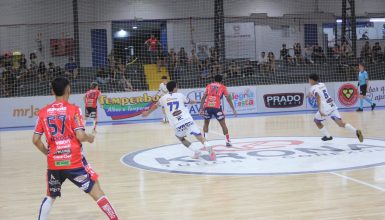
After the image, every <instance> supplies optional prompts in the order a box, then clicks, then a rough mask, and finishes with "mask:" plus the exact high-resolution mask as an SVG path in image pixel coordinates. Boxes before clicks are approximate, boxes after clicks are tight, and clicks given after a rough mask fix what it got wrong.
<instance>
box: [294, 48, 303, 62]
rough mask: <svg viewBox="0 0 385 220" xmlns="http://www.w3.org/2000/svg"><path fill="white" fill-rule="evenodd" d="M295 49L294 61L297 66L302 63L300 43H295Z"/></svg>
mask: <svg viewBox="0 0 385 220" xmlns="http://www.w3.org/2000/svg"><path fill="white" fill-rule="evenodd" d="M293 49H294V61H295V63H296V64H299V63H302V61H303V57H302V48H301V44H300V43H295V44H294V46H293Z"/></svg>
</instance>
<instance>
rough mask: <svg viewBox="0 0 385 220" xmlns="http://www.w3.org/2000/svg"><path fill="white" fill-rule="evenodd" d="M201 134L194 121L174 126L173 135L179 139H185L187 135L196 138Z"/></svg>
mask: <svg viewBox="0 0 385 220" xmlns="http://www.w3.org/2000/svg"><path fill="white" fill-rule="evenodd" d="M201 134H202V133H201V130H200V129H199V128H198V126H197V124H195V122H194V121H187V122H185V123H181V124H180V125H177V126H175V135H176V136H177V137H180V138H183V137H186V136H187V135H194V136H197V135H201Z"/></svg>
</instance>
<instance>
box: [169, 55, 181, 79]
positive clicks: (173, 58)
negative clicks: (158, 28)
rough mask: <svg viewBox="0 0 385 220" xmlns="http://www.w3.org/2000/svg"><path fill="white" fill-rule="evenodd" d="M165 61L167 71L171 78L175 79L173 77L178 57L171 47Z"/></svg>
mask: <svg viewBox="0 0 385 220" xmlns="http://www.w3.org/2000/svg"><path fill="white" fill-rule="evenodd" d="M167 61H168V65H167V69H168V72H169V73H170V76H171V79H172V80H175V78H174V77H175V70H176V67H177V64H178V58H177V56H176V53H175V50H174V48H171V49H170V51H169V52H168V58H167Z"/></svg>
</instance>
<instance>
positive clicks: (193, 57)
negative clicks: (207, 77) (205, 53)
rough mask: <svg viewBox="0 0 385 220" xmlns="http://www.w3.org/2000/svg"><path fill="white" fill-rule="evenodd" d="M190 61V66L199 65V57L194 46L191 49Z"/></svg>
mask: <svg viewBox="0 0 385 220" xmlns="http://www.w3.org/2000/svg"><path fill="white" fill-rule="evenodd" d="M190 63H191V65H192V66H198V65H199V58H198V55H197V53H196V51H195V48H193V49H192V50H191V59H190Z"/></svg>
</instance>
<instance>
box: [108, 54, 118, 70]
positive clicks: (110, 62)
mask: <svg viewBox="0 0 385 220" xmlns="http://www.w3.org/2000/svg"><path fill="white" fill-rule="evenodd" d="M107 62H108V67H109V71H114V70H115V67H116V62H115V53H114V50H113V49H112V50H111V53H110V54H109V55H108V58H107Z"/></svg>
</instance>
